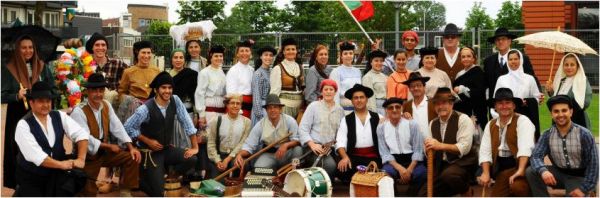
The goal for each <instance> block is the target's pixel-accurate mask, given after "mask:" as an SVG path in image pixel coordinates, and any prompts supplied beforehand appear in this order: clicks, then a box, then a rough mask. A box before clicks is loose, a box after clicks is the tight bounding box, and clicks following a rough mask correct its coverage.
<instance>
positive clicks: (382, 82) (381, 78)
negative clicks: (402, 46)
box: [362, 50, 388, 115]
mask: <svg viewBox="0 0 600 198" xmlns="http://www.w3.org/2000/svg"><path fill="white" fill-rule="evenodd" d="M386 57H387V53H385V52H383V51H381V50H375V51H372V52H371V53H369V55H368V57H367V59H368V60H367V68H366V69H365V76H363V78H362V85H364V86H365V87H368V88H371V89H372V90H373V92H374V93H375V95H373V97H371V98H369V102H368V103H367V107H368V108H369V110H370V111H373V112H377V113H378V114H379V115H385V110H384V109H383V102H385V97H386V94H387V92H386V83H387V80H388V76H387V75H385V74H384V73H383V61H384V60H385V58H386Z"/></svg>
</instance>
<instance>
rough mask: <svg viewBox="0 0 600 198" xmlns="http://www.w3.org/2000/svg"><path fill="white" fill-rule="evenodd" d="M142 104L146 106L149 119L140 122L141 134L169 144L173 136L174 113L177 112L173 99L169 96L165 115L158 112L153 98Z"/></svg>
mask: <svg viewBox="0 0 600 198" xmlns="http://www.w3.org/2000/svg"><path fill="white" fill-rule="evenodd" d="M144 105H146V107H147V108H148V115H149V116H150V120H148V122H144V123H142V126H141V130H142V132H141V133H142V135H144V136H146V137H149V138H152V139H155V140H156V141H158V142H159V143H160V144H162V145H168V144H170V143H171V139H172V138H173V126H174V123H175V114H176V112H177V110H176V109H177V106H176V104H175V99H174V98H173V97H171V100H170V102H169V105H168V106H167V112H166V117H165V116H163V114H162V113H161V112H160V108H158V105H157V104H156V102H155V100H154V98H152V99H149V100H147V101H146V102H145V103H144ZM140 145H141V146H142V147H144V148H147V147H148V146H147V145H146V144H144V143H143V142H140Z"/></svg>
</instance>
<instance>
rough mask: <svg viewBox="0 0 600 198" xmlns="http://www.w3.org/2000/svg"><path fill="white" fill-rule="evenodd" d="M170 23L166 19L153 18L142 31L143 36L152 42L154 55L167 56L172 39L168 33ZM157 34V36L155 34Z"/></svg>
mask: <svg viewBox="0 0 600 198" xmlns="http://www.w3.org/2000/svg"><path fill="white" fill-rule="evenodd" d="M170 28H171V23H169V22H167V21H159V20H155V21H152V22H151V23H150V26H149V27H148V29H147V30H146V32H144V36H143V38H144V39H145V40H149V41H151V42H152V43H153V44H154V50H155V51H154V54H155V55H156V56H169V55H170V53H171V49H173V40H172V39H171V37H170V36H164V35H168V34H169V29H170ZM157 35H158V36H157Z"/></svg>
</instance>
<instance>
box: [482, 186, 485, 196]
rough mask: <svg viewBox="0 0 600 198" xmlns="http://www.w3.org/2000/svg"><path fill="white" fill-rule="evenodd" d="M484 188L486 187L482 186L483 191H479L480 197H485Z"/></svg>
mask: <svg viewBox="0 0 600 198" xmlns="http://www.w3.org/2000/svg"><path fill="white" fill-rule="evenodd" d="M485 188H486V186H483V190H481V197H485Z"/></svg>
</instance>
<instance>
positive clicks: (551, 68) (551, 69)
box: [546, 26, 560, 89]
mask: <svg viewBox="0 0 600 198" xmlns="http://www.w3.org/2000/svg"><path fill="white" fill-rule="evenodd" d="M556 31H559V32H560V26H558V27H557V28H556ZM555 58H556V46H555V47H554V52H553V53H552V66H550V75H549V76H548V81H547V82H548V84H550V83H549V82H551V81H552V73H553V71H554V59H555ZM546 89H548V88H546Z"/></svg>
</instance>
